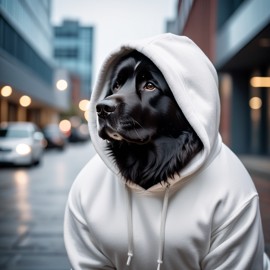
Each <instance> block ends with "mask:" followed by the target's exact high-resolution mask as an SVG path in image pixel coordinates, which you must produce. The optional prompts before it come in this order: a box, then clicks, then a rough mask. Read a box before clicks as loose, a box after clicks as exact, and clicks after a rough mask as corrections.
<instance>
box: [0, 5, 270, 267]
mask: <svg viewBox="0 0 270 270" xmlns="http://www.w3.org/2000/svg"><path fill="white" fill-rule="evenodd" d="M164 32H171V33H174V34H176V35H186V36H188V37H190V38H191V39H193V40H194V41H195V42H196V43H197V44H198V45H199V47H200V48H201V49H202V50H203V51H204V52H205V54H206V55H207V56H208V57H209V58H210V60H211V61H212V62H213V64H214V65H215V67H216V69H217V71H218V76H219V92H220V98H221V108H222V111H221V123H220V133H221V135H222V138H223V141H224V143H225V144H227V145H228V146H229V147H231V148H232V150H233V151H234V152H235V153H236V154H237V155H238V156H239V157H240V158H241V160H242V161H243V162H244V164H245V165H246V167H247V168H248V170H249V171H250V173H251V175H252V177H253V180H254V183H255V185H256V187H257V189H258V192H259V195H260V207H261V212H262V219H263V228H264V233H265V239H266V251H267V252H268V254H269V253H270V252H269V247H270V246H269V243H270V207H269V205H270V1H269V0H167V1H165V0H147V1H144V0H137V1H131V0H115V1H109V0H100V1H94V0H76V1H75V0H36V1H35V0H0V122H1V126H0V267H1V269H28V270H31V269H59V270H60V269H68V267H69V264H68V260H67V258H66V254H65V249H64V245H63V239H62V223H63V213H64V207H65V202H66V199H67V196H68V191H69V188H70V185H71V184H72V182H73V181H74V178H75V177H76V175H77V173H78V172H79V171H80V169H81V168H82V167H83V166H84V164H85V163H86V162H87V161H88V160H89V159H90V158H91V156H92V155H93V154H94V150H93V148H92V145H91V140H90V138H89V133H88V128H87V120H88V112H87V110H88V103H89V99H90V95H91V91H92V89H93V87H94V85H95V80H96V76H97V73H98V71H99V69H100V66H101V64H102V62H103V61H104V59H105V58H106V56H107V54H108V53H109V52H110V51H111V50H113V49H114V48H115V47H116V46H118V45H119V44H121V43H122V42H123V41H126V40H130V39H137V38H144V37H147V36H151V35H155V34H160V33H164ZM59 150H60V151H59Z"/></svg>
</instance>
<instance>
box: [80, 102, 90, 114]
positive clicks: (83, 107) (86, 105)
mask: <svg viewBox="0 0 270 270" xmlns="http://www.w3.org/2000/svg"><path fill="white" fill-rule="evenodd" d="M79 108H80V110H82V111H84V112H85V111H88V109H89V100H87V99H83V100H81V101H80V102H79Z"/></svg>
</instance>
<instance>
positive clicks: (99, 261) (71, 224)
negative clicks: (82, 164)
mask: <svg viewBox="0 0 270 270" xmlns="http://www.w3.org/2000/svg"><path fill="white" fill-rule="evenodd" d="M86 167H88V166H86ZM86 174H87V169H86V168H84V169H83V170H82V171H81V173H80V174H79V175H78V177H77V179H76V180H75V182H74V184H73V186H72V188H71V190H70V194H69V198H68V202H67V206H66V211H65V219H64V241H65V247H66V250H67V253H68V257H69V261H70V263H71V265H72V269H73V270H86V269H87V270H97V269H104V270H107V269H115V267H114V266H113V265H112V263H111V261H110V260H109V259H108V258H107V257H106V256H105V255H104V254H103V253H102V251H101V250H100V249H99V247H98V245H97V243H96V242H95V239H94V237H93V236H92V235H91V232H90V230H89V227H88V226H87V222H86V220H85V218H84V211H83V208H82V205H81V200H82V198H81V197H82V196H81V189H82V187H83V183H82V180H83V179H84V178H85V177H86Z"/></svg>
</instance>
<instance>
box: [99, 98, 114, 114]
mask: <svg viewBox="0 0 270 270" xmlns="http://www.w3.org/2000/svg"><path fill="white" fill-rule="evenodd" d="M116 107H117V106H116V104H115V102H114V101H113V100H108V99H104V100H102V101H101V102H99V103H98V104H97V106H96V111H97V114H98V116H99V117H101V118H103V119H106V118H107V117H108V116H109V115H110V114H111V113H113V112H114V111H115V109H116Z"/></svg>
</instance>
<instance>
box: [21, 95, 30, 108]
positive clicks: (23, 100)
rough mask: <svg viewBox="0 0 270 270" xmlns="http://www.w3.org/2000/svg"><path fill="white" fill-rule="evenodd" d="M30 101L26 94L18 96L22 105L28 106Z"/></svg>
mask: <svg viewBox="0 0 270 270" xmlns="http://www.w3.org/2000/svg"><path fill="white" fill-rule="evenodd" d="M31 101H32V100H31V98H30V97H28V96H22V97H21V98H20V104H21V106H23V107H28V106H29V105H30V104H31Z"/></svg>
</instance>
